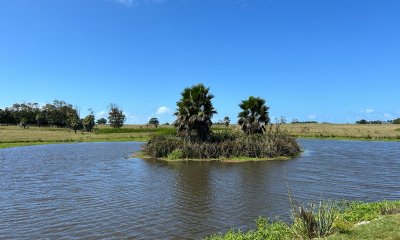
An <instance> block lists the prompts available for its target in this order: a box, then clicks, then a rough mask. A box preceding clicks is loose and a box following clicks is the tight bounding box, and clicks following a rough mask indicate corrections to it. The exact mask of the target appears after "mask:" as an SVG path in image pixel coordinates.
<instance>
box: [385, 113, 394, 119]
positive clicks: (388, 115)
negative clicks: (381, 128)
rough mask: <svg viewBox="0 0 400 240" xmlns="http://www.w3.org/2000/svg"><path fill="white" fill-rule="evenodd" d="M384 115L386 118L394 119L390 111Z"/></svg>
mask: <svg viewBox="0 0 400 240" xmlns="http://www.w3.org/2000/svg"><path fill="white" fill-rule="evenodd" d="M383 117H385V118H387V119H392V118H393V115H392V114H390V113H385V114H383Z"/></svg>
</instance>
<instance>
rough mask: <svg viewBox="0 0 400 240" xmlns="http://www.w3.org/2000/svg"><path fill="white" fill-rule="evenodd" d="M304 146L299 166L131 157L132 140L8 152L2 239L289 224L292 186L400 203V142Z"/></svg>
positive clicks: (0, 207) (2, 177) (322, 194)
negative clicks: (264, 219)
mask: <svg viewBox="0 0 400 240" xmlns="http://www.w3.org/2000/svg"><path fill="white" fill-rule="evenodd" d="M299 142H300V144H301V146H302V148H303V150H304V152H303V154H302V155H301V156H300V157H298V158H296V159H294V160H290V161H264V162H245V163H218V162H176V163H173V162H161V161H155V160H142V159H137V158H129V156H130V155H131V154H132V152H134V151H138V150H139V149H140V147H141V144H142V143H129V142H124V143H112V142H110V143H78V144H58V145H42V146H30V147H18V148H9V149H0V189H1V191H0V239H38V238H42V239H43V238H47V239H56V238H63V239H65V238H68V239H82V238H86V239H95V238H96V239H98V238H102V239H107V238H108V239H114V238H131V239H198V238H202V237H204V236H206V235H209V234H212V233H217V232H225V231H227V230H229V229H230V228H232V227H233V228H241V229H248V228H250V227H254V221H255V219H256V218H257V217H258V216H260V215H262V216H268V217H270V218H272V219H280V220H285V221H288V220H289V210H290V205H289V200H288V187H289V189H290V192H291V195H292V198H294V199H296V200H297V201H299V202H303V203H309V202H312V201H318V200H320V199H334V200H341V199H347V200H362V201H376V200H384V199H387V200H393V199H400V143H399V142H373V141H371V142H366V141H336V140H308V139H301V140H299ZM285 172H286V174H285Z"/></svg>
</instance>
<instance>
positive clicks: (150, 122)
mask: <svg viewBox="0 0 400 240" xmlns="http://www.w3.org/2000/svg"><path fill="white" fill-rule="evenodd" d="M149 124H150V125H154V126H155V127H156V128H157V127H158V125H160V122H159V121H158V118H150V120H149Z"/></svg>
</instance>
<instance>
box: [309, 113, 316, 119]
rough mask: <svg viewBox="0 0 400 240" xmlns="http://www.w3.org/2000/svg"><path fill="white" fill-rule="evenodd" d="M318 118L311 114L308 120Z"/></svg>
mask: <svg viewBox="0 0 400 240" xmlns="http://www.w3.org/2000/svg"><path fill="white" fill-rule="evenodd" d="M316 117H317V115H315V114H310V115H308V118H309V119H315V118H316Z"/></svg>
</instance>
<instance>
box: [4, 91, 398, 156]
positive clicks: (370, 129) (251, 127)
mask: <svg viewBox="0 0 400 240" xmlns="http://www.w3.org/2000/svg"><path fill="white" fill-rule="evenodd" d="M203 87H204V86H203ZM203 90H206V88H204V89H203ZM186 94H187V93H186ZM211 96H212V95H210V96H209V97H211ZM182 97H183V96H182ZM211 99H212V98H210V99H209V100H210V102H211ZM181 100H182V99H181ZM263 101H264V100H263V99H261V98H256V97H252V96H251V97H249V99H246V100H244V101H242V102H241V103H240V107H241V112H240V113H239V114H238V119H239V122H238V123H233V124H232V123H231V120H230V119H229V117H227V116H226V117H224V118H223V119H222V120H217V121H215V122H212V121H211V118H209V119H208V120H206V119H204V120H205V122H207V124H204V123H201V122H202V121H203V120H202V117H204V116H205V115H202V116H197V117H196V118H194V117H192V118H190V117H189V116H190V114H191V112H185V111H184V110H179V107H178V111H177V112H178V113H179V117H180V118H178V115H176V116H177V120H179V121H176V122H175V124H171V125H170V124H169V123H164V124H160V122H159V120H158V118H155V117H153V118H151V119H150V120H149V122H148V124H145V125H126V124H125V120H126V117H125V115H124V113H123V110H122V108H121V107H119V106H118V105H116V104H110V105H109V106H108V110H109V111H108V117H107V118H104V117H101V118H99V119H97V120H96V119H95V116H94V113H93V111H92V110H91V109H89V111H88V114H87V115H86V116H83V117H81V113H80V111H79V108H78V107H77V106H73V105H72V104H69V103H66V102H65V101H62V100H54V101H53V102H52V103H48V104H45V105H43V106H39V104H37V103H15V104H13V105H12V106H10V107H6V108H5V109H0V148H5V147H15V146H25V145H36V144H48V143H61V142H93V141H148V140H150V139H151V138H152V141H153V142H155V141H158V142H164V143H166V142H168V141H169V142H177V143H176V144H182V141H183V140H182V139H184V140H185V139H186V140H185V141H186V142H187V141H188V140H190V142H192V143H193V144H194V143H196V144H201V145H202V146H203V147H204V148H205V149H207V151H206V152H205V153H206V154H203V155H205V156H203V157H207V158H208V157H217V156H218V155H217V154H215V151H218V152H222V153H223V152H225V153H223V154H222V155H220V156H219V157H223V158H235V156H236V157H238V156H237V155H238V153H239V152H249V151H253V150H254V149H260V148H264V145H263V144H269V145H268V147H271V146H273V145H271V144H270V142H271V141H275V140H278V139H281V140H282V141H280V142H279V141H275V144H277V145H276V146H278V149H279V148H280V147H279V146H281V145H279V144H282V142H283V140H285V138H286V140H285V142H286V143H285V144H287V142H291V143H293V139H292V138H291V137H295V138H298V137H302V138H319V139H356V140H384V141H400V127H399V126H400V125H398V124H399V123H400V119H399V118H396V119H394V120H392V121H379V120H377V121H366V120H363V119H362V120H360V121H357V124H331V123H317V122H309V121H306V122H304V121H303V122H302V121H299V120H297V119H294V120H293V121H292V122H291V123H286V121H285V119H284V118H283V117H282V118H280V119H278V121H275V122H276V123H275V124H271V120H270V119H269V116H268V110H269V108H268V107H267V106H266V105H265V101H264V102H263ZM181 104H183V105H182V106H185V104H189V102H187V101H186V100H184V101H183V102H182V101H181ZM251 104H254V106H251ZM264 105H265V109H262V106H264ZM199 106H200V105H199ZM193 107H195V106H193ZM260 107H261V108H260ZM246 108H247V110H246ZM250 108H254V110H256V109H257V108H258V109H257V111H258V112H263V111H265V116H262V114H261V115H257V116H256V115H255V116H254V117H257V118H258V119H257V120H255V118H254V119H253V118H252V116H251V115H250V116H249V115H248V114H249V113H251V111H249V109H250ZM193 109H195V108H193ZM193 109H191V110H190V111H193ZM214 110H215V109H214ZM198 113H201V112H198ZM203 113H207V112H206V111H203ZM254 113H255V111H254ZM213 114H214V113H212V114H211V115H213ZM264 117H265V119H263V118H264ZM199 120H201V121H199ZM189 123H190V124H189ZM192 123H193V124H192ZM192 125H193V126H192ZM197 131H204V133H197ZM257 132H258V133H257ZM260 132H262V134H260ZM185 134H188V136H190V137H189V138H187V137H185V136H184V135H185ZM165 135H175V137H171V136H165ZM197 135H198V137H199V138H200V139H201V138H205V140H207V141H204V139H203V140H202V141H196V140H195V138H197V137H196V136H197ZM157 136H158V138H157ZM271 136H273V137H272V138H271ZM274 136H280V138H277V137H276V138H274ZM253 138H259V139H258V140H256V141H253ZM164 139H168V140H164ZM234 139H236V142H235V141H234ZM266 139H269V141H270V142H268V143H267V141H266ZM263 141H264V143H262V142H263ZM238 142H240V143H244V144H239V143H238ZM250 142H257V143H260V144H253V145H252V146H251V147H250V146H248V145H246V143H250ZM207 143H209V144H208V145H207ZM210 143H211V145H212V146H209V145H210ZM228 143H229V144H228ZM289 145H290V144H289ZM289 145H286V146H289ZM171 146H172V145H171ZM176 146H177V145H176ZM188 146H189V145H188V144H186V145H184V146H183V147H181V150H177V151H175V152H174V154H172V155H170V157H171V158H176V157H179V156H186V155H185V154H183V153H185V151H186V150H185V149H191V148H187V147H188ZM291 146H293V147H294V146H295V145H294V143H293V144H291ZM171 148H172V147H171ZM253 148H254V149H253ZM272 148H273V147H272ZM168 149H170V148H168ZM173 149H174V150H175V149H176V147H174V148H173ZM229 149H231V150H232V152H233V153H231V152H229V151H231V150H229ZM273 149H274V148H273ZM289 150H290V149H289ZM292 150H296V149H294V148H293V149H292ZM168 151H170V150H168ZM168 151H167V152H168ZM182 152H183V153H182ZM213 152H214V153H213ZM235 152H236V153H235ZM253 152H254V154H253V156H251V157H247V159H250V158H259V157H260V156H264V157H265V155H267V156H268V157H269V156H273V155H277V154H272V152H269V153H268V154H267V153H266V152H264V153H259V152H257V150H255V151H253ZM278 152H279V151H278ZM290 152H293V153H294V152H295V151H289V152H288V153H286V156H288V155H291V154H290ZM164 153H165V152H164ZM164 153H163V154H164ZM170 153H172V152H170ZM170 153H168V154H167V156H166V157H168V155H169V154H170ZM154 154H155V155H153V156H163V155H162V154H160V153H154ZM164 155H165V154H164ZM198 155H199V154H193V156H192V157H196V158H197V157H202V156H198ZM278 155H279V154H278ZM283 155H285V154H283ZM247 156H249V155H247ZM239 158H240V157H239Z"/></svg>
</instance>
